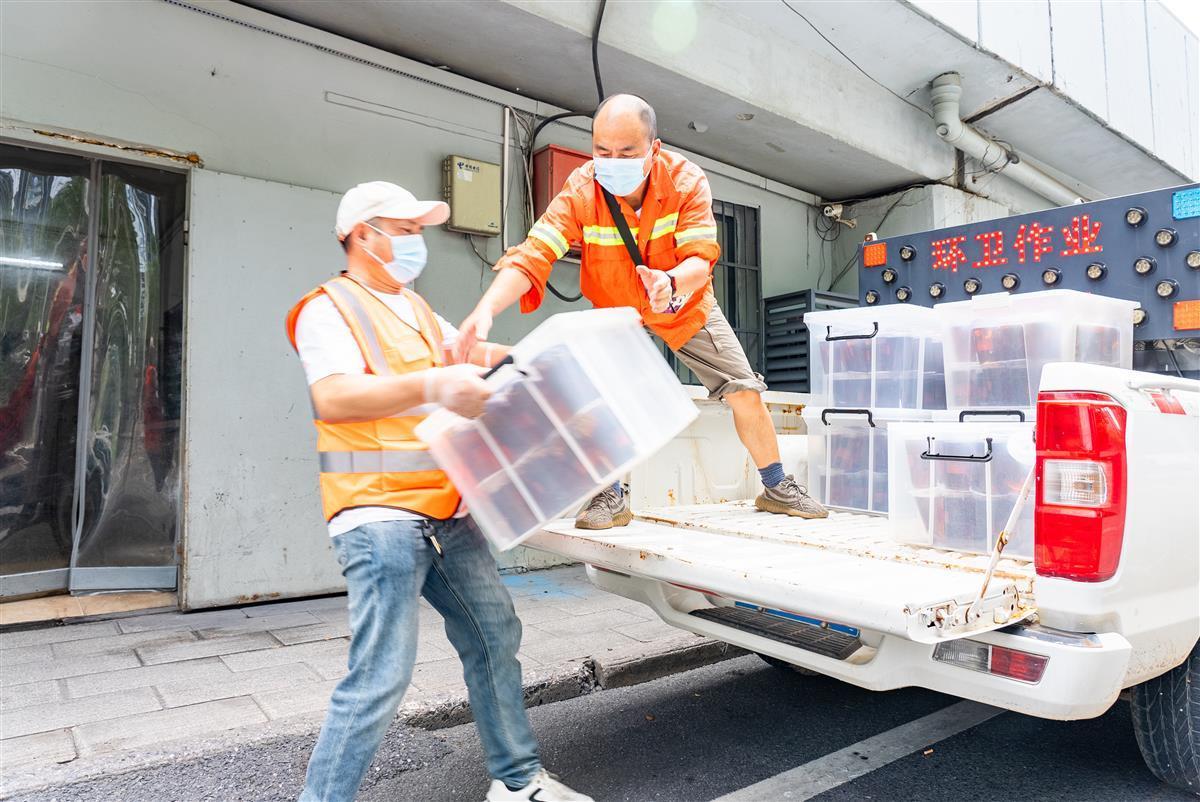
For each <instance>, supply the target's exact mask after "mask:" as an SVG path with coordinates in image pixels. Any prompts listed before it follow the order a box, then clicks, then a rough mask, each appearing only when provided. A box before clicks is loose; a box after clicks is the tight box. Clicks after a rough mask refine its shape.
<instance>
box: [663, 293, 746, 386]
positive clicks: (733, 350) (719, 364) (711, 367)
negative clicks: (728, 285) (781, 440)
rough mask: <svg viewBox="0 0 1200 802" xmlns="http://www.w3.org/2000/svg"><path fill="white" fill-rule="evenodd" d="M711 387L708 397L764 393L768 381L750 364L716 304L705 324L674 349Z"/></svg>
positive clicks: (693, 371)
mask: <svg viewBox="0 0 1200 802" xmlns="http://www.w3.org/2000/svg"><path fill="white" fill-rule="evenodd" d="M675 355H676V356H678V357H679V361H680V362H682V363H683V364H685V365H687V366H688V367H689V368H691V370H692V373H695V374H696V378H698V379H700V381H701V382H703V384H704V386H705V387H706V388H708V397H709V398H724V397H725V396H727V395H729V394H730V393H738V392H742V391H743V390H753V391H754V392H756V393H761V392H764V391H765V390H766V389H767V384H766V382H765V381H763V377H762V376H760V375H759V374H757V373H755V372H754V369H753V368H751V367H750V360H748V359H746V352H745V351H744V350H742V344H741V342H739V341H738V338H737V335H736V334H734V332H733V327H732V326H730V325H729V321H728V320H726V319H725V314H724V313H723V312H722V311H721V307H719V306H717V305H716V304H713V308H712V311H711V312H709V313H708V320H707V321H705V323H704V327H703V328H701V329H700V331H698V332H696V336H694V337H692V339H690V340H688V341H687V342H686V343H684V345H683V347H682V348H680V349H679V350H678V351H676V352H675Z"/></svg>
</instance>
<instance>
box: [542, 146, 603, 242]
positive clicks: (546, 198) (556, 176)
mask: <svg viewBox="0 0 1200 802" xmlns="http://www.w3.org/2000/svg"><path fill="white" fill-rule="evenodd" d="M591 160H592V154H590V153H584V152H583V151H579V150H571V149H570V148H563V147H559V146H558V145H547V146H546V147H544V148H542V149H541V150H539V151H538V152H537V153H535V154H533V212H534V216H535V217H541V216H542V212H544V211H546V207H547V206H549V205H550V200H551V199H552V198H553V197H554V196H555V195H557V194H558V193H559V192H560V191H561V190H562V188H563V186H564V185H565V184H566V183H567V178H569V177H570V175H571V173H572V172H573V171H574V170H575V168H576V167H578V166H579V165H581V164H584V163H586V162H589V161H591ZM569 255H570V256H573V257H575V258H579V243H578V242H572V243H571V251H570V254H569Z"/></svg>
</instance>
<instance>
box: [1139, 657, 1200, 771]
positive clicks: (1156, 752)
mask: <svg viewBox="0 0 1200 802" xmlns="http://www.w3.org/2000/svg"><path fill="white" fill-rule="evenodd" d="M1131 696H1132V698H1131V700H1130V701H1131V707H1132V708H1133V729H1134V732H1135V733H1136V734H1137V741H1138V746H1139V747H1140V748H1141V750H1142V758H1143V759H1144V760H1145V761H1146V765H1147V766H1149V767H1150V771H1152V772H1153V773H1154V776H1155V777H1158V779H1160V780H1162V781H1163V782H1165V783H1168V784H1170V785H1173V786H1175V787H1176V788H1182V789H1183V790H1185V791H1191V792H1192V793H1200V643H1198V644H1196V646H1195V647H1194V648H1193V649H1192V653H1191V654H1190V655H1189V656H1188V659H1187V660H1184V661H1183V664H1182V665H1180V666H1177V667H1175V668H1174V669H1172V670H1170V671H1168V672H1167V673H1166V674H1163V675H1162V676H1161V677H1155V678H1154V679H1151V680H1146V681H1145V682H1143V683H1142V684H1141V685H1136V686H1134V688H1133V689H1132V694H1131Z"/></svg>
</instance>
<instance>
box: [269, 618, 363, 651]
mask: <svg viewBox="0 0 1200 802" xmlns="http://www.w3.org/2000/svg"><path fill="white" fill-rule="evenodd" d="M305 615H311V614H310V613H305ZM278 617H279V618H283V617H284V616H278ZM274 618H275V616H272V617H271V618H260V619H258V620H259V621H266V622H268V623H269V622H271V621H272V620H274ZM271 634H272V635H274V636H275V638H276V639H277V640H279V641H281V642H282V643H283V644H284V645H285V646H295V645H296V644H297V643H312V642H314V641H322V640H333V639H334V638H348V637H350V622H349V621H340V622H328V623H327V622H324V621H319V620H318V621H317V622H316V623H315V624H309V625H308V626H289V627H288V628H287V629H276V628H274V627H272V628H271Z"/></svg>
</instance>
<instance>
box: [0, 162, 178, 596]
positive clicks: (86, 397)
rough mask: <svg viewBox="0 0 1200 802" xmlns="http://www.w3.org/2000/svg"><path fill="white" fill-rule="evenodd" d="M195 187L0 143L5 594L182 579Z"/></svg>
mask: <svg viewBox="0 0 1200 802" xmlns="http://www.w3.org/2000/svg"><path fill="white" fill-rule="evenodd" d="M185 188H186V178H185V176H184V175H182V174H179V173H171V172H167V171H161V170H155V169H151V168H147V167H141V166H133V165H126V164H118V163H108V162H104V161H101V160H96V159H88V158H84V157H81V156H73V155H68V154H57V153H44V152H39V151H36V150H31V149H28V148H21V147H15V146H9V145H0V337H2V338H3V339H2V340H0V365H2V369H0V598H12V597H16V596H25V595H30V594H35V593H42V592H46V591H50V590H56V589H70V590H72V591H94V590H117V589H135V588H174V587H175V584H176V574H177V569H176V564H177V558H176V553H175V540H176V532H177V530H178V519H179V497H180V492H179V484H180V479H179V441H180V438H179V434H180V432H179V425H180V420H181V417H182V415H181V412H182V410H181V404H182V381H181V378H182V376H181V354H182V332H183V260H184V246H185V238H184V220H185V219H186V218H185V194H184V193H185Z"/></svg>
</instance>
